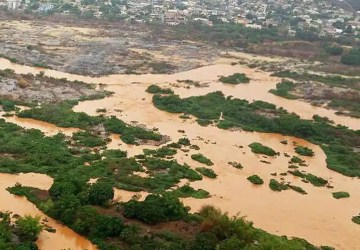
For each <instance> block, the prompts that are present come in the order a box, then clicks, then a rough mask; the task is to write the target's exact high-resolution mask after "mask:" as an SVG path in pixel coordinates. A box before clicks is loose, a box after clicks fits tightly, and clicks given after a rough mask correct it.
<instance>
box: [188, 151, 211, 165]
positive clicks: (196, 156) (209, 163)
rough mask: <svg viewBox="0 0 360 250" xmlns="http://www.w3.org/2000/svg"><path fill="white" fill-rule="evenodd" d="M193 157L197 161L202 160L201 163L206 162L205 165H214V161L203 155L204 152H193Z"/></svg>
mask: <svg viewBox="0 0 360 250" xmlns="http://www.w3.org/2000/svg"><path fill="white" fill-rule="evenodd" d="M191 159H193V160H195V161H198V162H200V163H203V164H205V165H207V166H212V165H214V163H213V162H212V161H211V160H210V159H208V158H206V157H205V156H204V155H202V154H193V155H191Z"/></svg>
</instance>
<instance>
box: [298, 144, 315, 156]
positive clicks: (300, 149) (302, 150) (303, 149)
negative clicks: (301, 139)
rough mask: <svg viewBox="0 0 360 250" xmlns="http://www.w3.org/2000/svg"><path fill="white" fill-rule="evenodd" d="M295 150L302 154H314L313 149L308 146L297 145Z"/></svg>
mask: <svg viewBox="0 0 360 250" xmlns="http://www.w3.org/2000/svg"><path fill="white" fill-rule="evenodd" d="M295 152H296V153H298V154H299V155H302V156H314V151H312V149H310V148H308V147H303V146H297V147H295Z"/></svg>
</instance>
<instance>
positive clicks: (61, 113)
mask: <svg viewBox="0 0 360 250" xmlns="http://www.w3.org/2000/svg"><path fill="white" fill-rule="evenodd" d="M77 103H78V102H77V101H64V102H61V103H49V104H43V105H42V106H41V107H37V108H32V109H28V110H24V111H21V112H20V113H19V117H23V118H32V119H37V120H41V121H46V122H49V123H52V124H55V125H57V126H59V127H75V128H81V129H93V128H94V127H96V126H100V125H103V126H104V128H105V130H106V131H107V132H110V133H114V134H120V135H121V137H120V138H121V140H123V141H124V142H125V143H128V144H136V143H137V141H138V140H155V141H160V140H161V138H162V136H161V135H159V134H158V133H155V132H153V131H149V130H146V129H143V128H140V127H134V126H130V125H128V124H126V123H125V122H123V121H122V120H119V119H118V118H116V117H115V116H112V117H109V118H107V117H104V116H89V115H87V114H86V113H83V112H74V111H73V110H72V108H73V106H75V105H76V104H77ZM82 133H83V134H77V135H76V136H78V137H79V136H80V135H83V136H84V135H87V134H88V132H82ZM87 137H89V136H87ZM87 140H89V138H88V139H87ZM91 140H92V142H94V141H93V140H96V139H95V138H93V139H91ZM98 143H100V142H99V141H98ZM95 144H96V143H95Z"/></svg>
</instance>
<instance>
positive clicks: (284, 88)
mask: <svg viewBox="0 0 360 250" xmlns="http://www.w3.org/2000/svg"><path fill="white" fill-rule="evenodd" d="M294 87H295V84H294V83H293V82H291V81H285V80H283V81H282V82H280V83H277V84H276V89H271V90H270V91H269V92H270V93H272V94H274V95H278V96H281V97H285V98H288V99H296V98H297V97H296V96H295V95H293V94H290V93H289V92H290V91H292V90H294Z"/></svg>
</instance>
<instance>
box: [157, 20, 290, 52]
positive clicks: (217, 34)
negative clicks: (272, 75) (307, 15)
mask: <svg viewBox="0 0 360 250" xmlns="http://www.w3.org/2000/svg"><path fill="white" fill-rule="evenodd" d="M153 27H154V29H153V30H154V32H156V35H157V36H159V34H158V33H157V32H158V31H159V27H158V26H153ZM160 35H161V34H160ZM163 35H164V36H165V37H167V38H172V39H176V40H201V41H207V42H212V43H217V44H219V45H223V46H231V47H234V46H235V47H236V46H237V47H247V46H248V45H251V44H254V43H261V42H263V41H265V40H272V41H279V40H283V39H284V34H280V31H279V30H277V29H276V28H265V29H252V28H247V27H245V26H243V25H240V24H235V23H215V24H214V26H212V27H210V26H208V25H205V24H202V23H200V22H189V23H187V24H180V25H177V26H175V27H172V29H171V31H170V32H167V33H164V34H163Z"/></svg>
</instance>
